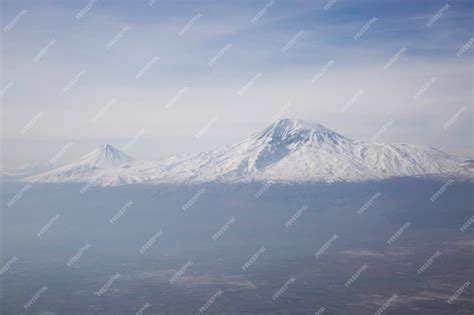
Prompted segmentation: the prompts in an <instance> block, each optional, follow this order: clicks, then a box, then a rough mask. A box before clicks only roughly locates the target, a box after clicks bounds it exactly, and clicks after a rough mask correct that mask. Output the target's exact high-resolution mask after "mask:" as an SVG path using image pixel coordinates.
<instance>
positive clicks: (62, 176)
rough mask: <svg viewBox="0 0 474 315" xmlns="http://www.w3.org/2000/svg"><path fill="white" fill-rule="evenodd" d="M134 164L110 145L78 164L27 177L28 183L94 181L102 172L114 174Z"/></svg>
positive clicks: (89, 155)
mask: <svg viewBox="0 0 474 315" xmlns="http://www.w3.org/2000/svg"><path fill="white" fill-rule="evenodd" d="M133 162H134V159H133V158H132V157H130V156H129V155H127V154H125V153H124V152H122V151H120V150H119V149H117V148H115V147H113V146H111V145H110V144H104V145H101V146H99V147H98V148H97V149H95V150H94V151H92V152H91V153H89V154H87V155H85V156H83V157H82V158H80V159H79V160H77V161H76V162H73V163H70V164H67V165H64V166H61V167H58V168H56V169H54V170H51V171H48V172H45V173H42V174H39V175H36V176H30V177H27V181H30V182H44V183H54V182H88V181H94V179H95V178H96V177H97V175H98V174H100V173H101V172H104V171H112V172H114V170H117V169H118V168H121V167H129V166H130V164H132V163H133ZM102 184H109V183H102Z"/></svg>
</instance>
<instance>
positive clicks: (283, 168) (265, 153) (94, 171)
mask: <svg viewBox="0 0 474 315" xmlns="http://www.w3.org/2000/svg"><path fill="white" fill-rule="evenodd" d="M110 148H113V147H111V146H110ZM114 150H115V151H118V150H117V149H114ZM118 152H120V151H118ZM99 155H100V154H99ZM122 155H123V153H121V154H119V153H116V154H114V155H113V156H114V158H113V159H112V158H111V159H106V160H107V161H108V162H107V164H110V165H115V163H116V162H115V161H116V160H118V161H120V162H117V166H119V167H118V168H117V167H114V168H110V167H105V168H104V167H98V166H97V164H100V163H101V162H97V161H96V158H97V156H98V154H97V153H91V154H89V155H87V156H85V157H84V158H82V159H81V160H79V161H78V162H75V163H73V164H71V165H69V166H68V165H66V166H64V167H62V168H59V169H57V170H54V171H52V172H48V173H45V174H41V175H39V176H36V177H34V178H30V179H29V180H33V181H38V182H88V181H92V182H94V183H97V184H99V185H117V184H126V183H197V182H208V181H219V182H248V181H276V182H337V181H350V182H357V181H366V180H381V179H385V178H390V177H399V176H417V175H428V174H456V173H458V172H463V171H465V170H466V168H465V166H463V162H462V161H461V160H459V159H457V158H455V157H453V156H450V155H448V154H446V153H443V152H441V151H438V150H436V149H433V148H429V147H423V146H416V145H404V144H401V145H387V144H379V143H366V142H362V141H354V140H351V139H348V138H346V137H344V136H342V135H340V134H338V133H336V132H333V131H331V130H329V129H327V128H325V127H324V126H321V125H318V124H309V123H305V122H302V121H299V120H295V119H282V120H279V121H276V122H275V123H273V124H271V125H270V126H269V127H267V128H266V129H265V130H263V131H262V132H261V133H257V134H254V135H252V136H250V137H249V138H247V139H245V140H244V141H241V142H240V143H237V144H234V145H231V146H228V147H225V148H223V149H220V150H215V151H211V152H205V153H198V154H191V155H184V156H178V157H172V158H169V159H167V160H164V161H157V162H153V161H144V162H134V163H133V164H131V165H130V167H128V168H123V167H120V166H123V165H125V164H127V163H130V162H131V159H130V160H129V159H128V158H127V159H125V158H118V159H116V158H115V156H122ZM100 160H102V159H100ZM92 161H93V163H89V162H92ZM90 165H94V167H91V166H90Z"/></svg>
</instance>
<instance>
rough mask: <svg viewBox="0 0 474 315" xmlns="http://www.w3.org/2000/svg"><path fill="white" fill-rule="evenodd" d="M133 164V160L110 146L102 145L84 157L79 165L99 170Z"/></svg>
mask: <svg viewBox="0 0 474 315" xmlns="http://www.w3.org/2000/svg"><path fill="white" fill-rule="evenodd" d="M131 162H133V158H132V157H131V156H129V155H127V154H125V153H124V152H122V151H121V150H119V149H117V148H116V147H114V146H112V145H110V144H103V145H100V146H99V147H98V148H97V149H95V150H94V151H92V152H91V153H89V154H87V155H85V156H83V157H82V158H81V159H80V160H79V161H78V162H77V163H78V164H81V165H87V166H91V167H97V168H115V167H122V166H124V165H127V164H129V163H131Z"/></svg>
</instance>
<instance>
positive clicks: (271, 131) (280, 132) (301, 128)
mask: <svg viewBox="0 0 474 315" xmlns="http://www.w3.org/2000/svg"><path fill="white" fill-rule="evenodd" d="M263 138H265V139H267V140H268V141H271V142H274V141H277V142H284V143H291V142H307V141H312V142H315V143H319V144H321V143H324V142H329V143H339V142H341V141H343V142H345V141H350V140H349V139H348V138H346V137H344V136H342V135H340V134H338V133H336V132H334V131H332V130H330V129H328V128H326V127H324V126H323V125H320V124H312V123H307V122H304V121H302V120H299V119H294V118H282V119H279V120H276V121H275V122H273V123H272V124H271V125H270V126H269V127H267V128H266V129H265V130H264V131H263V132H262V133H261V134H260V135H259V139H263Z"/></svg>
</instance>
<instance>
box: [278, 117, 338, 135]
mask: <svg viewBox="0 0 474 315" xmlns="http://www.w3.org/2000/svg"><path fill="white" fill-rule="evenodd" d="M272 126H273V127H278V128H285V129H286V128H288V129H293V130H315V131H319V132H333V131H331V130H329V129H328V128H326V127H324V126H323V125H320V124H312V123H307V122H305V121H302V120H299V119H295V118H282V119H279V120H276V121H275V122H273V123H272V124H271V125H270V127H272Z"/></svg>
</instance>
